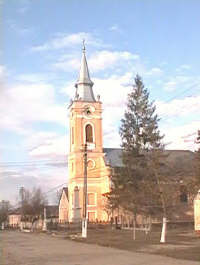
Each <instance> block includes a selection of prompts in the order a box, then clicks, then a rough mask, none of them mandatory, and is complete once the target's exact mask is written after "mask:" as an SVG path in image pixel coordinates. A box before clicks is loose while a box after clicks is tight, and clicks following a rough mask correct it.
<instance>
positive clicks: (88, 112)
mask: <svg viewBox="0 0 200 265" xmlns="http://www.w3.org/2000/svg"><path fill="white" fill-rule="evenodd" d="M94 111H95V108H94V107H93V106H85V108H84V113H85V115H87V116H91V115H92V113H93V112H94Z"/></svg>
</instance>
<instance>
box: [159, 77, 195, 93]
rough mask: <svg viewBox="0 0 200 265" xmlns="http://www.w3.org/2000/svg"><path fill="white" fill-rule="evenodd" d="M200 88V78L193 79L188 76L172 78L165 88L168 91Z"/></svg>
mask: <svg viewBox="0 0 200 265" xmlns="http://www.w3.org/2000/svg"><path fill="white" fill-rule="evenodd" d="M199 86H200V78H199V77H193V76H188V75H176V76H174V77H172V78H170V80H169V81H167V82H166V83H165V84H164V86H163V88H164V90H166V91H174V90H176V89H180V88H181V89H182V88H187V87H188V89H189V88H193V87H199Z"/></svg>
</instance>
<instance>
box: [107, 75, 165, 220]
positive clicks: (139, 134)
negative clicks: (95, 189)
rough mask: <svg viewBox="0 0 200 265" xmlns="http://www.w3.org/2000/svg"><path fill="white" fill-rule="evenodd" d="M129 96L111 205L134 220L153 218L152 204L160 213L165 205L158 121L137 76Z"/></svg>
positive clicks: (145, 90) (111, 194)
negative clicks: (145, 216) (127, 213)
mask: <svg viewBox="0 0 200 265" xmlns="http://www.w3.org/2000/svg"><path fill="white" fill-rule="evenodd" d="M134 81H135V82H134V85H133V88H132V91H131V92H130V93H129V94H128V100H127V109H126V111H125V114H124V118H123V119H122V120H121V127H120V136H121V140H122V148H123V156H122V159H123V164H124V168H117V169H115V174H114V175H113V178H112V180H113V188H112V191H111V193H110V196H109V198H110V201H112V205H114V202H115V205H116V206H117V205H118V206H120V207H122V208H123V209H126V210H128V211H131V212H132V213H133V214H134V217H136V215H137V214H138V213H140V214H142V213H143V214H152V213H153V212H154V211H155V210H158V209H156V207H155V204H156V205H158V206H160V209H162V210H163V216H164V217H165V220H166V204H165V197H164V192H163V189H162V186H161V178H160V163H161V162H160V159H161V157H162V156H163V152H162V151H163V145H162V139H163V136H162V135H161V134H160V131H159V129H158V122H159V118H158V116H157V114H156V113H155V111H156V107H155V105H154V102H150V100H149V92H148V90H147V89H146V88H145V87H144V84H143V81H142V79H141V77H140V76H139V75H137V76H136V77H135V80H134Z"/></svg>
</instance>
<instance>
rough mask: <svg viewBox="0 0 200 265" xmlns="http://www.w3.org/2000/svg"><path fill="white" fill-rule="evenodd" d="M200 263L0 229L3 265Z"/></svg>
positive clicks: (156, 264) (1, 262) (172, 264)
mask: <svg viewBox="0 0 200 265" xmlns="http://www.w3.org/2000/svg"><path fill="white" fill-rule="evenodd" d="M197 264H198V265H199V264H200V263H199V262H194V261H184V260H176V259H172V258H167V257H162V256H158V255H151V254H141V253H133V252H128V251H124V250H117V249H112V248H106V247H100V246H96V245H88V244H84V243H77V242H73V241H71V240H65V239H63V238H57V237H53V236H51V235H45V234H31V233H22V232H18V231H1V232H0V265H197Z"/></svg>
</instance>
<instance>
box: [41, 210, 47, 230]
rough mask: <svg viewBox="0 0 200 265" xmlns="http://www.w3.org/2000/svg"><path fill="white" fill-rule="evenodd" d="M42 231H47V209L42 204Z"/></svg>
mask: <svg viewBox="0 0 200 265" xmlns="http://www.w3.org/2000/svg"><path fill="white" fill-rule="evenodd" d="M42 231H47V210H46V207H45V206H44V220H43V226H42Z"/></svg>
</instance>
